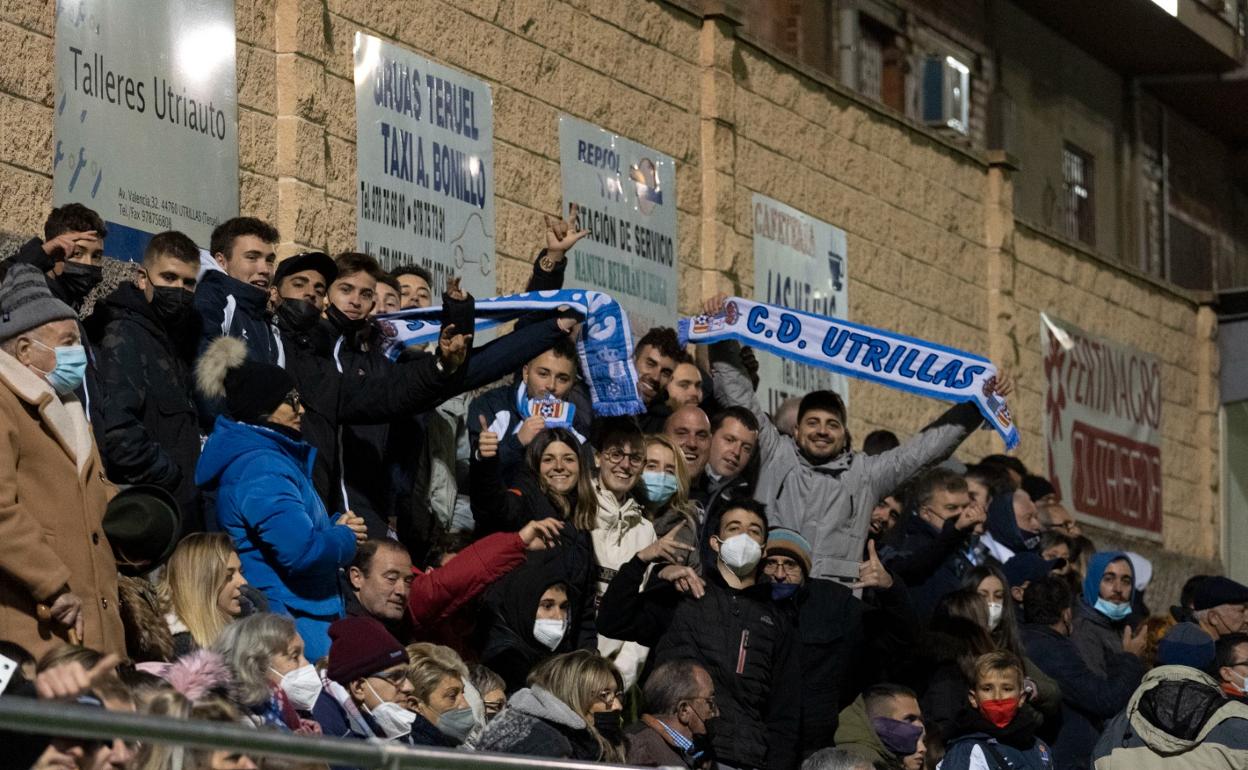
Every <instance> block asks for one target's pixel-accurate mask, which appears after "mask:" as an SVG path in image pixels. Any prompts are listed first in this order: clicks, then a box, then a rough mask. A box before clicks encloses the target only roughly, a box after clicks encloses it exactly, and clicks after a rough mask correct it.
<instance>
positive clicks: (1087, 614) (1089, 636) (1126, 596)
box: [1070, 551, 1145, 676]
mask: <svg viewBox="0 0 1248 770" xmlns="http://www.w3.org/2000/svg"><path fill="white" fill-rule="evenodd" d="M1134 581H1135V572H1134V570H1132V568H1131V560H1130V559H1129V558H1128V557H1127V555H1126V554H1125V553H1121V552H1119V551H1102V552H1099V553H1095V554H1093V555H1092V558H1091V559H1089V560H1088V571H1087V574H1085V575H1084V577H1083V595H1082V596H1080V597H1079V601H1078V602H1076V603H1075V618H1074V629H1073V630H1072V631H1071V634H1070V640H1071V641H1072V642H1074V643H1075V647H1077V648H1078V649H1079V656H1080V657H1081V658H1083V662H1084V663H1087V664H1088V668H1090V669H1092V671H1094V672H1095V673H1096V674H1097V676H1105V672H1106V669H1107V663H1106V661H1107V660H1108V659H1109V658H1111V657H1113V656H1114V655H1118V654H1120V653H1121V652H1122V651H1123V644H1124V641H1129V640H1130V639H1131V638H1132V637H1133V636H1136V635H1137V634H1134V633H1133V631H1132V629H1131V627H1130V625H1129V624H1128V623H1127V618H1128V617H1129V616H1130V615H1131V592H1132V591H1133V590H1134V585H1133V582H1134ZM1143 633H1145V630H1144V627H1143V626H1141V627H1140V631H1139V634H1143Z"/></svg>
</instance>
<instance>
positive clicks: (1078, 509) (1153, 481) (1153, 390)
mask: <svg viewBox="0 0 1248 770" xmlns="http://www.w3.org/2000/svg"><path fill="white" fill-rule="evenodd" d="M1050 324H1051V325H1052V328H1051V327H1050ZM1040 326H1041V332H1040V339H1041V343H1042V345H1043V350H1044V375H1045V381H1046V386H1047V393H1046V395H1045V399H1044V415H1045V421H1044V424H1045V438H1046V444H1047V445H1048V456H1049V467H1048V475H1049V479H1050V480H1051V481H1052V482H1053V485H1054V486H1055V487H1056V488H1057V491H1058V493H1059V494H1060V495H1061V498H1062V503H1063V505H1065V506H1066V507H1067V508H1070V509H1071V510H1073V511H1074V512H1075V514H1076V515H1078V516H1079V517H1080V518H1081V519H1083V520H1085V521H1088V522H1089V523H1091V524H1094V525H1097V526H1101V527H1105V528H1107V529H1111V530H1114V531H1118V532H1122V533H1124V534H1133V535H1143V536H1145V537H1149V538H1151V539H1160V536H1161V506H1162V497H1161V364H1160V362H1158V361H1157V359H1155V358H1153V357H1152V356H1148V355H1145V354H1144V353H1141V352H1140V351H1138V350H1135V349H1133V348H1129V347H1127V346H1125V345H1121V344H1118V343H1116V342H1112V341H1110V340H1107V339H1104V338H1102V337H1096V336H1094V335H1091V334H1088V333H1087V332H1085V331H1083V330H1082V329H1079V328H1078V327H1075V326H1071V325H1070V324H1067V323H1065V322H1063V321H1058V320H1056V319H1052V318H1047V317H1046V318H1045V319H1044V320H1042V321H1041V324H1040Z"/></svg>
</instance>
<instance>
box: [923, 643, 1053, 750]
mask: <svg viewBox="0 0 1248 770" xmlns="http://www.w3.org/2000/svg"><path fill="white" fill-rule="evenodd" d="M1023 677H1024V673H1023V664H1022V661H1020V660H1019V659H1018V657H1017V656H1016V655H1014V654H1013V653H1010V652H1005V651H1001V650H998V651H996V652H990V653H987V654H984V655H980V656H979V657H978V658H976V659H975V684H974V687H973V688H972V689H971V690H970V691H969V692H968V693H967V702H968V703H969V704H970V708H968V709H964V710H963V711H962V713H960V714H959V715H958V718H957V720H956V722H955V724H954V727H953V730H952V732H951V737H950V739H949V741H948V743H947V745H946V749H945V758H944V759H943V760H941V762H940V764H939V765H937V768H938V770H1004V768H1013V770H1051V768H1052V767H1053V752H1052V750H1050V749H1049V747H1048V745H1046V744H1045V742H1044V741H1042V740H1040V739H1039V738H1037V737H1036V729H1037V728H1039V727H1040V716H1039V715H1038V714H1037V713H1036V712H1035V711H1034V710H1032V708H1031V707H1030V706H1028V705H1027V704H1026V696H1025V695H1024V692H1023Z"/></svg>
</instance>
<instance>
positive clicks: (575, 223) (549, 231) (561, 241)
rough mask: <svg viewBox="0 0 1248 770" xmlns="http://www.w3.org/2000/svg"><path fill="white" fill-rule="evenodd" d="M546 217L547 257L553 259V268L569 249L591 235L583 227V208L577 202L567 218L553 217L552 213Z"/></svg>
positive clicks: (572, 206)
mask: <svg viewBox="0 0 1248 770" xmlns="http://www.w3.org/2000/svg"><path fill="white" fill-rule="evenodd" d="M544 218H545V220H546V258H547V259H549V260H551V262H552V265H551V267H552V268H553V267H554V265H555V264H557V263H558V262H559V261H560V260H562V259H563V257H564V255H565V254H567V252H568V249H570V248H572V247H573V246H575V245H576V242H577V241H579V240H580V239H582V238H584V237H585V236H587V235H589V231H588V230H582V229H581V209H580V207H579V206H577V205H576V204H575V203H573V204H572V205H571V206H570V207H569V210H568V218H567V219H560V218H558V217H552V216H551V215H550V214H546V215H544ZM543 267H544V266H543ZM548 269H549V268H548Z"/></svg>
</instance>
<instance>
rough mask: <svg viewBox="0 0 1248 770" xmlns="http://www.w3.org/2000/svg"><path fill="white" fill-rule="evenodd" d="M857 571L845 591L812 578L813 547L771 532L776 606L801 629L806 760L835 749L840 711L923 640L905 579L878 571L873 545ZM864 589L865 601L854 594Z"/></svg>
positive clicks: (768, 577)
mask: <svg viewBox="0 0 1248 770" xmlns="http://www.w3.org/2000/svg"><path fill="white" fill-rule="evenodd" d="M867 542H868V546H867V548H868V551H867V556H868V558H867V559H866V561H863V562H862V563H861V564H860V565H859V570H858V574H859V581H858V583H857V584H854V585H850V586H847V585H844V584H842V583H839V582H837V581H835V580H823V579H820V578H812V577H810V565H811V547H810V543H809V542H807V540H806V538H804V537H802V535H801V534H799V533H798V532H795V531H794V530H791V529H783V528H780V527H774V528H772V529H771V530H770V531H769V532H768V534H767V547H766V549H765V551H764V557H763V562H762V567H763V570H762V571H763V581H764V582H767V583H769V584H770V585H771V598H772V600H773V601H775V602H777V603H779V606H780V607H781V609H782V610H784V611H785V612H786V613H787V614H788V615H789V617H790V618H791V619H792V620H793V622H794V625H796V627H797V640H798V658H799V660H800V661H801V669H802V683H801V688H802V690H801V692H802V695H801V702H802V718H801V726H802V730H801V736H802V738H801V746H800V748H801V754H802V756H803V757H807V756H810V755H811V754H813V753H814V752H816V751H818V750H819V749H822V748H825V747H827V746H832V745H834V738H835V736H836V730H837V727H838V725H839V716H840V712H841V710H842V709H844V708H845V707H846V706H848V705H849V704H850V703H852V702H853V700H854V698H855V697H857V696H858V694H859V693H860V692H862V690H863V689H864V688H866V687H867V686H869V685H872V684H874V683H875V682H874V681H871V680H869V679H868V678H867V676H868V675H876V674H878V673H880V672H884V671H886V670H887V665H886V664H887V661H888V660H889V659H890V658H892V657H893V656H895V655H903V654H904V653H905V652H906V651H908V650H909V649H910V648H911V646H912V645H913V644H914V642H915V641H916V640H917V637H918V629H919V617H918V614H917V613H916V612H915V610H914V606H913V605H912V604H911V603H910V594H909V592H908V591H907V590H906V587H905V584H903V583H902V581H901V579H900V578H897V577H896V576H895V575H893V574H891V573H890V572H889V571H888V570H887V569H885V568H884V566H883V565H882V564H880V560H879V557H878V556H876V553H875V541H873V540H869V541H867ZM855 587H857V588H861V589H863V595H862V599H858V598H856V597H855V596H854V590H853V589H854V588H855Z"/></svg>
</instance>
